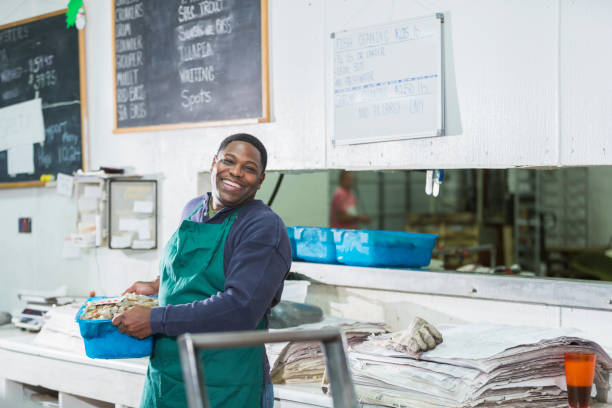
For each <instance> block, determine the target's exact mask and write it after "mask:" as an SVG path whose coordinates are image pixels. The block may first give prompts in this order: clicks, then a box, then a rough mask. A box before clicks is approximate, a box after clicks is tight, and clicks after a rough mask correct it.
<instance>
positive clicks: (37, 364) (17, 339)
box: [0, 326, 612, 408]
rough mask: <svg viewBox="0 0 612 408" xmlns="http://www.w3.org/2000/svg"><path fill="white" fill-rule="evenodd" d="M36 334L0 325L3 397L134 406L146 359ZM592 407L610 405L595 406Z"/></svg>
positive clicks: (281, 400) (283, 396) (312, 403)
mask: <svg viewBox="0 0 612 408" xmlns="http://www.w3.org/2000/svg"><path fill="white" fill-rule="evenodd" d="M34 337H35V334H32V333H27V332H23V331H21V330H19V329H15V328H12V327H10V326H2V327H0V378H4V384H5V398H16V397H17V396H19V397H20V396H21V393H22V392H23V391H22V388H23V386H24V385H25V386H28V385H32V386H41V387H44V388H47V389H51V390H55V391H58V393H59V404H60V407H61V408H91V407H116V408H121V407H138V406H139V403H140V395H141V393H142V388H143V385H144V379H145V374H146V370H147V364H148V358H138V359H116V360H103V359H91V358H89V357H87V356H84V355H80V354H76V353H70V352H66V351H60V350H56V349H52V348H49V347H41V346H38V345H36V344H34V343H33V341H34ZM274 395H275V407H276V408H306V407H325V408H331V407H332V406H333V405H332V399H331V397H330V396H329V395H326V394H323V392H322V391H321V388H320V386H319V384H303V385H275V386H274ZM593 408H612V404H595V405H593Z"/></svg>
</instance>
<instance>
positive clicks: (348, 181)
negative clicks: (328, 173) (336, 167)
mask: <svg viewBox="0 0 612 408" xmlns="http://www.w3.org/2000/svg"><path fill="white" fill-rule="evenodd" d="M340 185H341V186H342V187H343V188H344V189H346V190H350V189H351V188H352V187H353V173H351V172H347V173H344V175H343V176H342V180H340Z"/></svg>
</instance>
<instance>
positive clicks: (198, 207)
mask: <svg viewBox="0 0 612 408" xmlns="http://www.w3.org/2000/svg"><path fill="white" fill-rule="evenodd" d="M210 199H212V197H211V198H210ZM203 206H204V201H202V202H201V203H200V205H198V206H197V207H196V208H195V210H193V211H192V212H191V214H189V215H188V216H187V218H185V219H186V220H189V219H191V217H193V214H195V213H196V212H197V211H198V210H199V209H200V208H202V207H203ZM240 211H242V206H241V207H240V208H238V210H237V211H236V212H234V214H232V215H231V217H228V220H229V221H230V222H231V221H233V220H234V219H235V218H237V217H238V213H240Z"/></svg>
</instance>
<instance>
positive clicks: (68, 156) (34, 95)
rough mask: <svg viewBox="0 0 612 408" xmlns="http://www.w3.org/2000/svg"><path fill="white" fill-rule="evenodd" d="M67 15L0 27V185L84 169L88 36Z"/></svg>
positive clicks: (59, 13) (56, 14)
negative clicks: (67, 19) (86, 45)
mask: <svg viewBox="0 0 612 408" xmlns="http://www.w3.org/2000/svg"><path fill="white" fill-rule="evenodd" d="M65 13H66V10H60V11H57V12H54V13H49V14H45V15H42V16H38V17H34V18H31V19H28V20H22V21H17V22H15V23H11V24H8V25H5V26H1V27H0V121H1V122H2V129H0V183H1V184H0V188H6V187H24V186H40V185H43V184H44V183H42V182H41V181H40V176H41V175H43V174H52V175H55V176H56V175H57V173H67V174H71V173H72V172H73V171H75V170H77V169H81V168H83V167H84V166H83V164H84V155H83V149H84V147H85V146H84V131H83V127H82V123H83V118H84V117H85V116H86V113H85V112H86V106H85V104H86V100H85V86H84V78H85V75H84V72H85V71H84V50H83V47H84V41H83V40H84V39H83V35H82V33H80V32H79V31H78V30H76V29H75V28H70V29H67V28H66V15H65ZM41 110H42V115H41Z"/></svg>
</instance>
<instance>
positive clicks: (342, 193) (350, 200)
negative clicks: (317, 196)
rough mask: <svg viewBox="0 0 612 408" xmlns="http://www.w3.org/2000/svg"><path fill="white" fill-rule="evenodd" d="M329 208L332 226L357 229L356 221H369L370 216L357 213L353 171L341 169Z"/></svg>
mask: <svg viewBox="0 0 612 408" xmlns="http://www.w3.org/2000/svg"><path fill="white" fill-rule="evenodd" d="M338 181H339V185H338V187H336V191H334V195H333V197H332V201H331V207H330V210H329V225H330V226H331V227H332V228H345V229H357V228H358V223H365V224H367V223H369V222H370V217H368V216H367V215H358V214H357V199H356V198H355V195H354V194H353V172H350V171H346V170H342V171H341V172H340V178H339V180H338Z"/></svg>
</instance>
